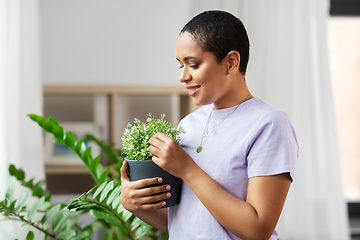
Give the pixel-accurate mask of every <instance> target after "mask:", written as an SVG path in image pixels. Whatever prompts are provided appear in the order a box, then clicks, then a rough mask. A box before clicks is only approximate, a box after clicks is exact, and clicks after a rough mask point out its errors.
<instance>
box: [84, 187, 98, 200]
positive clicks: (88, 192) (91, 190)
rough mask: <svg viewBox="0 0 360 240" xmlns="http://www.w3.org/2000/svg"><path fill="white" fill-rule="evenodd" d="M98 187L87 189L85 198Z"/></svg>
mask: <svg viewBox="0 0 360 240" xmlns="http://www.w3.org/2000/svg"><path fill="white" fill-rule="evenodd" d="M95 188H96V186H95V187H93V188H92V189H90V190H89V191H87V193H86V194H85V196H84V197H85V198H88V197H89V195H90V194H91V193H92V192H93V191H94V189H95Z"/></svg>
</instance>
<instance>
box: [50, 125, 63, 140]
mask: <svg viewBox="0 0 360 240" xmlns="http://www.w3.org/2000/svg"><path fill="white" fill-rule="evenodd" d="M53 134H54V136H55V137H56V138H57V139H60V140H63V139H64V129H63V128H62V127H61V126H58V125H55V127H54V129H53Z"/></svg>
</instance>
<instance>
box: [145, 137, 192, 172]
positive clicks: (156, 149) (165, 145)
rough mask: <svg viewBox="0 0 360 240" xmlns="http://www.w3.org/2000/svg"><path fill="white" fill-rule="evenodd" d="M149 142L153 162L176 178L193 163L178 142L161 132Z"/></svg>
mask: <svg viewBox="0 0 360 240" xmlns="http://www.w3.org/2000/svg"><path fill="white" fill-rule="evenodd" d="M149 143H150V144H151V145H150V147H149V152H151V153H152V154H154V156H153V158H152V160H153V161H154V163H156V164H157V165H158V166H159V167H161V168H163V169H164V170H166V171H167V172H169V173H171V174H172V175H174V176H176V177H178V178H183V176H184V174H185V173H186V172H187V170H186V168H188V167H190V166H191V165H192V163H193V164H195V163H194V161H193V160H192V158H191V157H190V156H189V154H187V153H186V152H185V150H184V149H183V148H182V147H181V146H180V144H178V143H177V142H176V141H175V140H174V139H173V138H171V137H169V136H167V135H166V134H164V133H162V132H158V133H156V134H155V135H154V136H153V137H152V138H150V140H149Z"/></svg>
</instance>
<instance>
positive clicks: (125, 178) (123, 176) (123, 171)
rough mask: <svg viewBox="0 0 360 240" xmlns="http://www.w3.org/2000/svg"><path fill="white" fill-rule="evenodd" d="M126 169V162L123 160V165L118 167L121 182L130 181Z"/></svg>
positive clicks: (127, 167)
mask: <svg viewBox="0 0 360 240" xmlns="http://www.w3.org/2000/svg"><path fill="white" fill-rule="evenodd" d="M128 169H129V166H128V163H127V161H125V160H124V161H123V165H122V166H121V168H120V173H121V182H123V181H130V177H129V175H128V173H127V172H128Z"/></svg>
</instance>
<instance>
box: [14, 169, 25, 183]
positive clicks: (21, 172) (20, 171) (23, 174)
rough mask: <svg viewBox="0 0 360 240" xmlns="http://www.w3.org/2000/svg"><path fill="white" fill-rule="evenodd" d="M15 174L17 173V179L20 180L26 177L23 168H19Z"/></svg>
mask: <svg viewBox="0 0 360 240" xmlns="http://www.w3.org/2000/svg"><path fill="white" fill-rule="evenodd" d="M15 175H16V179H17V180H19V181H22V180H24V179H25V173H24V171H23V170H21V169H18V170H17V171H16V173H15Z"/></svg>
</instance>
